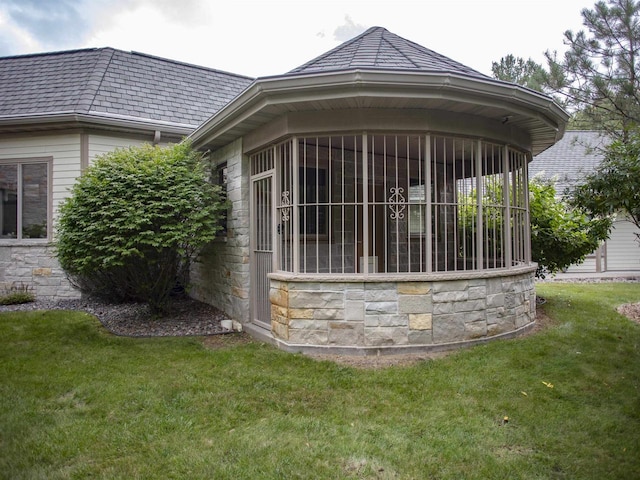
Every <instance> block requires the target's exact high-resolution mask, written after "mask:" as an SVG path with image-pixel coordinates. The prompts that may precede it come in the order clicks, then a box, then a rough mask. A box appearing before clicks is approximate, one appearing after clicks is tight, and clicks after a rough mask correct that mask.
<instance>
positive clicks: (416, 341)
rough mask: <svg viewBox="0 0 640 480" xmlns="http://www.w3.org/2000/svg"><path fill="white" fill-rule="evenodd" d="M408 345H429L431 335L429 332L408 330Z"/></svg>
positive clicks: (431, 339) (431, 341)
mask: <svg viewBox="0 0 640 480" xmlns="http://www.w3.org/2000/svg"><path fill="white" fill-rule="evenodd" d="M409 343H410V344H411V345H431V344H432V343H433V333H432V331H431V330H409Z"/></svg>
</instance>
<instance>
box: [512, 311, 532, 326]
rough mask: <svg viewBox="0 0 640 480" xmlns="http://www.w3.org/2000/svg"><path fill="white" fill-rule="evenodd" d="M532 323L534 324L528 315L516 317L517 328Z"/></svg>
mask: <svg viewBox="0 0 640 480" xmlns="http://www.w3.org/2000/svg"><path fill="white" fill-rule="evenodd" d="M531 322H532V318H531V317H530V316H529V314H528V313H525V314H523V315H519V316H516V317H515V327H516V328H520V327H524V326H525V325H528V324H529V323H531Z"/></svg>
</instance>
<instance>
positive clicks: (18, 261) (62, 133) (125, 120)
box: [0, 48, 252, 298]
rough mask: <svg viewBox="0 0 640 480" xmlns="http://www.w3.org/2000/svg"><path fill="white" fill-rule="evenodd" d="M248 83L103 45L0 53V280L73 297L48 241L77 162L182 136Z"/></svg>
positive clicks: (79, 166)
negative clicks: (36, 51) (63, 49)
mask: <svg viewBox="0 0 640 480" xmlns="http://www.w3.org/2000/svg"><path fill="white" fill-rule="evenodd" d="M251 81H252V79H250V78H248V77H243V76H240V75H234V74H230V73H225V72H220V71H216V70H212V69H208V68H203V67H198V66H194V65H188V64H184V63H179V62H174V61H171V60H166V59H162V58H157V57H152V56H149V55H144V54H139V53H129V52H123V51H119V50H114V49H112V48H100V49H85V50H76V51H66V52H54V53H46V54H36V55H21V56H15V57H5V58H0V201H1V203H0V286H2V285H3V284H4V285H7V284H11V283H12V282H23V283H25V284H28V285H30V286H32V287H33V288H34V291H35V293H36V295H37V296H38V297H40V298H60V297H65V296H78V292H77V291H76V290H74V289H73V288H72V287H71V286H70V285H69V283H68V282H67V280H66V277H65V276H64V273H63V272H62V271H61V270H60V268H59V266H58V264H57V262H56V260H55V258H53V255H52V249H51V240H52V236H53V221H54V218H55V212H56V211H57V208H58V205H59V203H60V201H61V200H62V199H63V198H65V197H66V196H67V195H68V190H69V188H70V187H71V186H72V185H73V183H74V181H75V180H76V178H77V177H78V176H79V175H80V173H81V172H82V170H83V169H84V168H86V167H87V165H89V164H90V163H91V161H92V159H93V158H94V157H95V156H96V155H99V154H102V153H105V152H109V151H112V150H114V149H115V148H118V147H126V146H129V145H139V144H141V143H143V142H149V143H167V142H178V141H181V140H182V139H183V138H184V136H186V135H188V134H189V133H191V132H192V131H193V130H194V129H195V127H196V126H198V125H199V124H200V123H202V122H203V121H204V120H206V119H207V118H208V117H209V116H211V115H212V114H214V113H215V112H217V111H218V110H219V109H220V108H221V107H222V106H224V105H225V104H227V103H228V102H229V100H231V99H232V98H233V97H235V96H236V95H237V94H238V93H239V92H241V91H242V90H243V89H244V88H246V87H247V86H248V85H249V84H250V83H251Z"/></svg>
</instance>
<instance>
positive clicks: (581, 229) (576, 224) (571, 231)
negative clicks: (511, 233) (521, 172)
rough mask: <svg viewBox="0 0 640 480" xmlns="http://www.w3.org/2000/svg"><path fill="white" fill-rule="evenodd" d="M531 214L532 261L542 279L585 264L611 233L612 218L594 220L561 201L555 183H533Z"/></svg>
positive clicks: (530, 199) (539, 180) (534, 181)
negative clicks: (586, 259)
mask: <svg viewBox="0 0 640 480" xmlns="http://www.w3.org/2000/svg"><path fill="white" fill-rule="evenodd" d="M529 214H530V217H531V257H532V259H533V261H534V262H536V263H537V264H538V269H537V271H536V276H537V277H539V278H545V276H546V275H553V274H555V273H557V272H559V271H561V270H564V269H565V268H567V267H569V266H570V265H573V264H576V263H582V262H583V261H584V259H585V257H586V256H587V255H589V254H590V253H591V252H593V251H594V250H596V249H597V248H598V247H599V246H600V244H601V243H602V242H603V241H604V240H606V239H607V237H608V236H609V230H610V229H611V220H610V219H609V218H608V217H604V218H600V217H598V218H590V217H589V216H587V215H586V214H585V212H584V211H582V210H581V209H580V207H578V206H571V205H569V204H568V203H565V202H564V201H562V200H559V199H558V198H557V197H556V189H555V185H554V182H553V181H552V180H543V179H540V178H534V179H533V180H532V181H531V182H529Z"/></svg>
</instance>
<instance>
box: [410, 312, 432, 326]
mask: <svg viewBox="0 0 640 480" xmlns="http://www.w3.org/2000/svg"><path fill="white" fill-rule="evenodd" d="M432 322H433V315H431V314H430V313H410V314H409V329H410V330H431V327H432Z"/></svg>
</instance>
